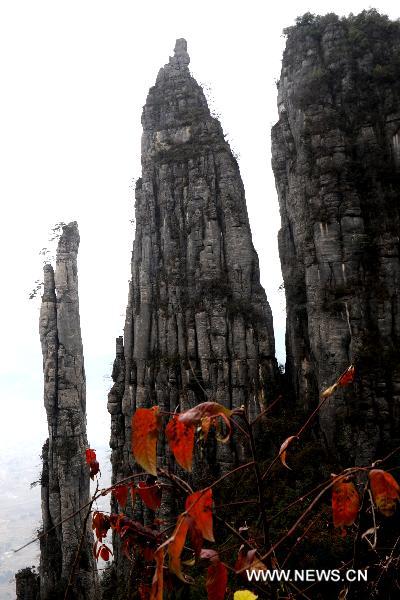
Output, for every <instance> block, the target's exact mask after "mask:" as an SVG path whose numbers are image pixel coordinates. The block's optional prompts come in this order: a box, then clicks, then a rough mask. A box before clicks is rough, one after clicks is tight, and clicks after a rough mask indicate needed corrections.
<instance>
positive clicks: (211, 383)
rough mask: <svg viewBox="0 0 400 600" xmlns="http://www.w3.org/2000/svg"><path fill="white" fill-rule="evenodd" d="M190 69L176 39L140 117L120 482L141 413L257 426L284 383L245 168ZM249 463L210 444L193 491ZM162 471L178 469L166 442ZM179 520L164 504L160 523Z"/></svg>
mask: <svg viewBox="0 0 400 600" xmlns="http://www.w3.org/2000/svg"><path fill="white" fill-rule="evenodd" d="M188 65H189V55H188V53H187V46H186V41H185V40H183V39H180V40H177V42H176V46H175V53H174V56H173V57H171V58H170V59H169V63H168V64H166V65H165V66H164V67H163V68H162V69H161V70H160V71H159V73H158V76H157V80H156V84H155V85H154V86H153V87H152V88H151V89H150V91H149V94H148V97H147V101H146V104H145V106H144V109H143V115H142V124H143V135H142V176H141V178H140V179H139V180H138V181H137V184H136V204H135V210H136V231H135V241H134V245H133V252H132V279H131V281H130V284H129V299H128V306H127V311H126V321H125V329H124V337H123V339H122V338H118V340H117V357H116V360H115V364H114V370H113V379H114V382H115V384H114V386H113V388H112V390H111V392H110V394H109V399H108V409H109V412H110V413H111V421H112V425H111V442H110V445H111V448H112V466H113V481H114V482H115V481H117V480H119V479H121V478H123V477H126V476H127V475H129V474H131V473H132V472H133V471H134V470H135V463H134V460H133V457H132V454H131V447H130V438H131V418H132V414H133V412H134V411H135V409H137V408H139V407H149V406H152V405H159V406H160V408H161V409H162V410H163V411H171V412H173V411H175V410H176V409H177V408H179V410H181V411H184V410H186V409H188V408H190V407H192V406H194V405H196V404H197V403H199V402H202V401H205V400H207V399H212V400H214V401H217V402H220V403H222V404H223V405H225V406H227V407H231V408H235V407H240V406H241V405H245V406H247V407H248V409H249V412H250V415H251V416H252V417H254V416H255V415H257V414H259V412H260V410H261V409H262V407H263V401H264V396H265V397H266V398H267V399H268V398H271V397H273V395H274V393H275V388H276V383H277V364H276V360H275V347H274V335H273V325H272V315H271V310H270V307H269V304H268V302H267V298H266V295H265V292H264V289H263V288H262V286H261V284H260V277H259V266H258V257H257V254H256V251H255V249H254V247H253V243H252V237H251V230H250V225H249V220H248V216H247V210H246V201H245V194H244V189H243V184H242V180H241V177H240V172H239V167H238V164H237V162H236V159H235V158H234V156H233V155H232V152H231V150H230V147H229V144H228V143H227V142H226V140H225V139H224V134H223V131H222V128H221V125H220V123H219V122H218V120H217V119H216V118H214V117H212V116H211V114H210V110H209V108H208V106H207V101H206V98H205V96H204V93H203V90H202V89H201V87H200V86H199V85H198V83H197V82H196V81H195V79H194V78H193V77H192V76H191V74H190V71H189V67H188ZM245 454H246V449H245V448H244V447H243V444H242V442H241V441H240V440H238V439H237V438H234V439H233V441H232V443H231V445H222V444H219V445H218V446H216V444H215V441H214V444H213V443H212V441H211V443H210V447H209V448H207V452H206V453H205V454H204V455H202V456H200V453H198V454H197V456H196V461H195V462H196V464H195V467H194V476H195V477H196V486H201V482H202V481H205V478H206V477H207V474H209V473H210V471H213V472H214V473H216V472H218V469H222V470H223V469H226V468H228V467H229V466H231V465H232V464H234V463H235V462H237V461H240V460H242V459H243V458H244V456H245ZM216 457H217V459H218V460H216ZM159 466H163V467H167V468H169V469H172V470H173V469H174V468H175V465H174V461H173V460H172V459H171V456H170V453H169V451H168V448H167V447H166V446H165V443H164V441H163V440H160V443H159ZM173 509H174V499H173V498H172V497H170V496H169V495H167V494H164V497H163V505H162V507H161V511H160V513H161V515H166V514H171V512H170V511H171V510H172V511H173ZM142 516H143V515H142ZM144 516H146V515H144ZM118 562H119V554H118V545H116V563H117V565H118ZM119 579H121V577H120V578H119Z"/></svg>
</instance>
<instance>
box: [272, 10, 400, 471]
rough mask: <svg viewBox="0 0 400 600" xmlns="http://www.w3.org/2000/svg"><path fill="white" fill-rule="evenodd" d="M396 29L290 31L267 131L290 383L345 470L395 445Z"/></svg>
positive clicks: (399, 193) (372, 17)
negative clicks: (337, 388)
mask: <svg viewBox="0 0 400 600" xmlns="http://www.w3.org/2000/svg"><path fill="white" fill-rule="evenodd" d="M399 52H400V24H399V23H398V22H396V23H393V22H390V21H389V20H388V19H387V18H386V17H382V16H380V15H378V14H377V13H376V12H374V11H369V12H364V13H362V14H361V15H359V16H357V17H353V16H350V17H349V18H348V19H340V20H339V18H338V17H336V16H335V15H327V16H326V17H317V18H315V17H314V18H313V17H312V16H311V15H305V16H304V17H303V18H302V19H301V20H299V22H298V24H297V25H296V26H295V27H293V28H289V30H288V37H287V44H286V50H285V53H284V57H283V64H282V73H281V77H280V81H279V86H278V88H279V94H278V108H279V114H280V117H279V121H278V123H277V124H276V125H275V126H274V128H273V130H272V152H273V169H274V173H275V179H276V187H277V191H278V195H279V203H280V211H281V219H282V228H281V231H280V233H279V248H280V256H281V261H282V270H283V277H284V284H285V290H286V301H287V341H286V344H287V373H288V376H289V377H290V379H291V383H292V387H293V390H294V393H295V396H296V397H297V401H298V402H300V403H302V404H303V405H304V406H305V407H307V408H309V407H310V406H314V405H315V404H316V403H317V401H318V394H319V392H320V391H321V390H322V389H324V388H325V387H327V386H328V385H330V384H331V383H333V381H334V380H335V379H336V377H337V376H338V375H339V374H340V373H341V372H342V371H343V369H344V368H346V366H347V365H349V364H350V363H351V362H355V363H356V364H357V371H358V377H357V381H356V383H355V385H354V386H351V387H349V388H348V389H346V390H345V391H344V392H342V393H339V392H338V393H336V394H335V396H334V397H332V398H331V399H330V400H329V401H328V402H327V404H326V405H325V406H324V407H323V409H322V410H321V413H320V428H321V431H322V433H323V436H324V439H325V442H326V444H327V447H328V448H329V449H330V450H331V451H332V453H333V454H334V455H335V456H336V459H337V461H338V463H340V464H342V465H343V466H349V465H354V464H365V463H366V462H368V461H370V460H371V459H373V458H375V457H378V456H381V455H382V453H383V452H385V451H386V450H387V449H388V448H390V447H391V446H392V445H398V444H399V441H400V428H399V425H400V422H399V421H400V365H399V356H400V355H399V350H398V343H399V335H400V295H399V285H400V260H399V233H400V221H399V206H400V204H399V199H400V154H399V139H400V84H399V81H400V61H399V58H398V57H399Z"/></svg>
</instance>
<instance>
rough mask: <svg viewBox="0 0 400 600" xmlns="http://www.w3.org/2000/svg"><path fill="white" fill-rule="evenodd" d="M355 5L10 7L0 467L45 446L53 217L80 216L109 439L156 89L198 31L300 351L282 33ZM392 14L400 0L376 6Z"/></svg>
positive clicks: (92, 358)
mask: <svg viewBox="0 0 400 600" xmlns="http://www.w3.org/2000/svg"><path fill="white" fill-rule="evenodd" d="M369 6H370V5H369V4H368V3H365V2H361V1H351V0H349V1H347V2H338V1H332V2H327V1H323V2H305V1H299V2H297V3H295V4H294V3H289V2H281V3H270V2H268V3H267V2H266V1H265V2H261V1H256V0H253V1H251V0H248V1H247V2H243V1H240V2H235V1H234V0H229V1H227V0H213V1H212V2H210V1H208V0H207V1H204V0H203V1H202V2H200V1H197V2H192V1H189V0H186V1H182V2H181V1H178V0H169V1H159V2H155V1H153V2H149V1H148V2H146V3H145V2H138V1H137V0H135V1H134V0H132V1H131V2H126V1H118V0H113V1H112V2H111V1H109V2H105V1H101V0H96V1H94V0H80V1H79V2H78V1H75V0H69V1H68V2H64V1H63V2H61V1H57V0H51V1H41V0H35V1H34V2H32V0H29V1H28V0H26V1H22V0H13V1H10V0H9V1H8V2H4V1H3V2H2V3H1V5H0V55H1V63H0V82H1V94H0V160H1V177H0V199H1V200H0V202H1V215H2V220H1V231H0V251H1V296H0V298H1V300H0V301H1V306H0V336H1V338H0V394H1V396H0V397H1V414H0V439H1V445H0V461H1V454H2V453H3V452H4V450H6V451H7V450H10V449H11V448H12V447H13V446H14V445H15V444H18V445H20V446H21V445H22V446H27V447H28V446H29V447H33V448H34V449H35V450H34V451H35V452H37V454H39V452H40V448H41V445H42V443H43V441H44V439H45V438H46V435H47V434H46V417H45V412H44V408H43V401H42V362H41V361H42V358H41V350H40V342H39V335H38V317H39V300H38V299H37V300H34V301H29V300H28V294H29V291H30V290H31V289H32V287H33V285H34V281H35V280H36V279H41V278H42V271H41V259H40V257H39V256H38V251H39V250H40V249H41V248H42V247H43V246H49V244H48V237H49V232H50V229H51V226H52V225H54V224H55V223H56V222H59V221H65V222H68V221H71V220H77V221H78V223H79V229H80V235H81V246H80V253H79V285H80V303H81V325H82V334H83V343H84V353H85V363H86V374H87V395H88V427H89V439H90V441H91V443H92V445H93V446H94V447H95V446H96V445H105V444H107V443H108V439H109V423H110V420H109V415H108V413H107V410H106V395H107V390H108V388H109V386H110V380H109V379H105V376H109V375H110V373H111V365H112V361H113V359H114V345H115V337H116V336H117V335H120V334H121V333H122V327H123V319H124V313H125V305H126V301H127V294H128V279H129V275H130V273H129V262H130V254H131V246H132V240H133V225H131V224H130V223H129V220H130V219H132V218H133V197H132V191H131V189H130V185H131V182H132V180H134V179H136V178H137V177H138V176H139V175H140V137H141V124H140V117H141V112H142V106H143V104H144V102H145V100H146V95H147V91H148V89H149V87H150V86H151V85H153V84H154V82H155V78H156V75H157V72H158V70H159V68H160V67H161V66H163V65H164V64H165V63H166V62H167V61H168V57H169V55H170V54H171V53H172V51H173V47H174V44H175V39H176V38H178V37H185V38H186V39H187V41H188V51H189V54H190V57H191V64H190V68H191V70H192V73H193V75H194V76H195V77H196V79H197V80H198V82H199V83H203V84H206V85H208V86H210V87H211V89H212V96H213V98H214V101H213V102H212V103H211V106H212V108H214V109H215V111H216V112H218V113H219V114H220V116H221V122H222V126H223V128H224V131H225V132H226V133H228V134H229V140H230V142H231V145H232V147H233V149H234V150H235V151H236V152H238V153H239V154H240V159H239V166H240V170H241V174H242V177H243V180H244V185H245V189H246V198H247V206H248V212H249V218H250V223H251V228H252V232H253V242H254V245H255V248H256V250H257V252H258V255H259V258H260V268H261V279H262V283H263V285H264V287H265V288H266V291H267V295H268V299H269V301H270V304H271V307H272V309H273V313H274V324H275V335H276V342H277V349H278V358H279V359H280V360H281V361H283V360H284V340H283V335H284V325H285V315H284V305H283V297H282V295H281V294H279V293H278V291H277V289H278V286H279V285H280V283H281V281H282V276H281V273H280V266H279V259H278V251H277V239H276V236H277V231H278V228H279V211H278V203H277V197H276V193H275V186H274V180H273V175H272V171H271V167H270V128H271V126H272V125H273V124H274V123H275V121H276V119H277V111H276V87H275V79H277V78H278V77H279V72H280V61H281V54H282V51H283V46H284V38H283V37H282V35H281V33H282V29H283V28H284V27H287V26H289V25H292V24H293V22H294V19H295V18H296V16H298V15H300V14H303V13H304V12H307V11H311V12H315V13H320V14H324V13H326V12H336V13H338V14H348V13H349V12H354V13H357V12H359V11H360V10H362V9H364V8H369ZM373 6H375V7H376V8H377V9H379V10H380V11H381V12H384V13H386V14H389V16H390V17H391V18H398V17H399V16H400V9H399V8H398V3H397V2H394V1H392V2H381V1H378V2H376V3H374V4H373Z"/></svg>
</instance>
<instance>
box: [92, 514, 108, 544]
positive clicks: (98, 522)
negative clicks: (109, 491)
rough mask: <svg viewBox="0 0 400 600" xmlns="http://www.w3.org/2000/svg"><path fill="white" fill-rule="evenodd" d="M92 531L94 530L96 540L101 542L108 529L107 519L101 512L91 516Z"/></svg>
mask: <svg viewBox="0 0 400 600" xmlns="http://www.w3.org/2000/svg"><path fill="white" fill-rule="evenodd" d="M92 529H94V532H95V534H96V537H97V539H98V540H99V541H100V542H101V540H102V539H103V538H105V537H106V535H107V532H108V530H109V529H110V519H109V517H108V516H107V515H105V514H104V513H102V512H98V511H96V512H95V513H94V514H93V519H92Z"/></svg>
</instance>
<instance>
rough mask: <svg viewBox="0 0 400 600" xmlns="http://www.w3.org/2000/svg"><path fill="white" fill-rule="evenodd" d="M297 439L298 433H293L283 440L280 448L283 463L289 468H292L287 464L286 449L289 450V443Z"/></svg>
mask: <svg viewBox="0 0 400 600" xmlns="http://www.w3.org/2000/svg"><path fill="white" fill-rule="evenodd" d="M296 439H297V435H291V436H290V437H288V438H287V439H286V440H285V441H284V442H283V444H282V446H281V447H280V450H279V458H280V459H281V463H282V464H283V465H284V466H285V467H286V468H287V469H290V467H289V466H288V465H287V464H286V450H287V447H288V446H289V444H291V443H292V442H293V440H296Z"/></svg>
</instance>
